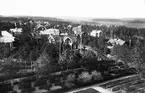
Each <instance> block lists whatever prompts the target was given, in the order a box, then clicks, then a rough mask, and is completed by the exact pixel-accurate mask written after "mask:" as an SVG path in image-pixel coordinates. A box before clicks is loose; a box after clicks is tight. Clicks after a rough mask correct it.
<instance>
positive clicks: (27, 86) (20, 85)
mask: <svg viewBox="0 0 145 93" xmlns="http://www.w3.org/2000/svg"><path fill="white" fill-rule="evenodd" d="M19 88H20V89H26V88H31V83H21V84H19Z"/></svg>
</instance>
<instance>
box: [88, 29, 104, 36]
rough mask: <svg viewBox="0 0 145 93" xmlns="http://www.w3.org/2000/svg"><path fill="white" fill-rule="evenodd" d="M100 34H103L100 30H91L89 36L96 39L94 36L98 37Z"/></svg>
mask: <svg viewBox="0 0 145 93" xmlns="http://www.w3.org/2000/svg"><path fill="white" fill-rule="evenodd" d="M102 33H103V32H102V31H101V30H92V32H90V36H92V37H96V36H97V37H100V36H101V34H102Z"/></svg>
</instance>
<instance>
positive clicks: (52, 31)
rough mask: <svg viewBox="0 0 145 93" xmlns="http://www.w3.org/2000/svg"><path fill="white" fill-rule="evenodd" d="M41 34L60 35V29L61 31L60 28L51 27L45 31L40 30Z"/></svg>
mask: <svg viewBox="0 0 145 93" xmlns="http://www.w3.org/2000/svg"><path fill="white" fill-rule="evenodd" d="M39 34H40V35H59V34H60V31H59V29H53V28H50V29H46V30H44V31H40V33H39Z"/></svg>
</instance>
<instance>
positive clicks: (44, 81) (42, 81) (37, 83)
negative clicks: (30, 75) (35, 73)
mask: <svg viewBox="0 0 145 93" xmlns="http://www.w3.org/2000/svg"><path fill="white" fill-rule="evenodd" d="M45 84H47V81H46V80H37V81H36V82H35V84H34V86H39V85H45Z"/></svg>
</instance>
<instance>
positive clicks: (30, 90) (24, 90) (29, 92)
mask: <svg viewBox="0 0 145 93" xmlns="http://www.w3.org/2000/svg"><path fill="white" fill-rule="evenodd" d="M34 90H35V88H28V89H23V90H22V93H31V92H32V91H34Z"/></svg>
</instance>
